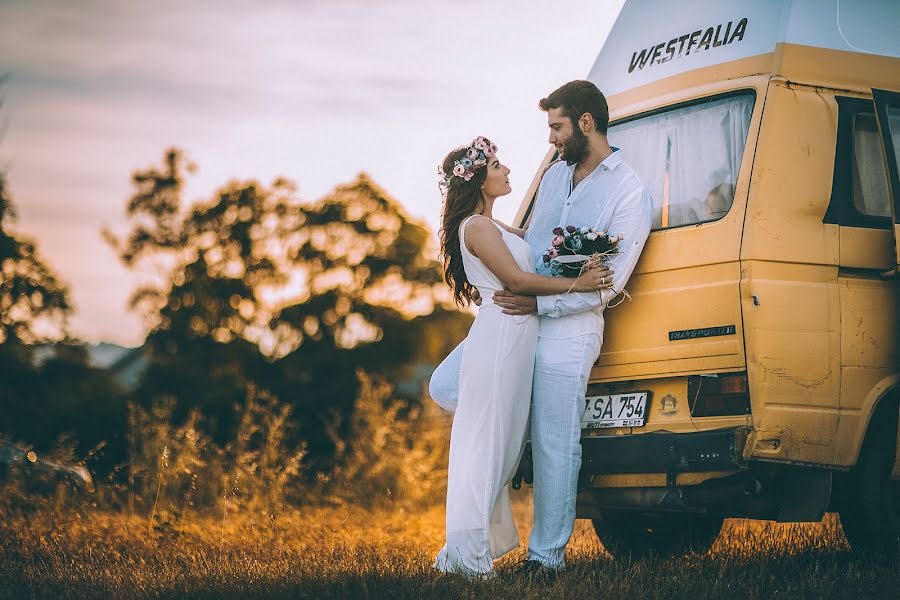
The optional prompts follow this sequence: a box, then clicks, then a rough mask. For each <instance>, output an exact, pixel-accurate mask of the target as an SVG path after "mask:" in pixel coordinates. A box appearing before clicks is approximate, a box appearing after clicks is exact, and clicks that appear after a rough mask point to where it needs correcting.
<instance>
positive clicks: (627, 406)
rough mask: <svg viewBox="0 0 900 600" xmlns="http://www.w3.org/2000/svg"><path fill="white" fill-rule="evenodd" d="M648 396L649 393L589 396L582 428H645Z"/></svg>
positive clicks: (586, 401)
mask: <svg viewBox="0 0 900 600" xmlns="http://www.w3.org/2000/svg"><path fill="white" fill-rule="evenodd" d="M647 396H648V393H647V392H631V393H629V394H609V395H606V396H587V397H586V398H585V399H584V412H583V413H582V414H581V428H582V429H604V428H607V427H643V426H644V422H645V421H646V420H647Z"/></svg>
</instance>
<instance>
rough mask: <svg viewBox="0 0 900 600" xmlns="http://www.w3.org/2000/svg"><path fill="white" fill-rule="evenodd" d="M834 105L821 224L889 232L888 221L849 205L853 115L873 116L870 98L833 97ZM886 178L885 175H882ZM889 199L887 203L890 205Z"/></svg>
mask: <svg viewBox="0 0 900 600" xmlns="http://www.w3.org/2000/svg"><path fill="white" fill-rule="evenodd" d="M834 99H835V101H836V102H837V105H838V122H837V136H835V142H834V172H833V174H832V180H831V197H830V198H829V199H828V208H827V209H826V210H825V216H824V217H823V218H822V222H823V223H827V224H831V225H839V226H841V227H861V228H865V229H890V228H891V218H890V217H889V216H888V217H878V216H875V215H867V214H863V213H861V212H859V209H857V208H856V205H854V204H853V192H852V189H851V188H852V181H853V176H852V170H853V160H852V159H853V126H854V122H855V119H856V115H858V114H859V113H862V112H870V113H872V115H873V116H874V115H875V102H874V101H873V100H872V99H871V98H859V97H853V96H835V97H834ZM885 175H886V176H887V177H890V174H889V173H885ZM890 200H891V199H889V201H890Z"/></svg>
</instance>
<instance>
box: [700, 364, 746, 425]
mask: <svg viewBox="0 0 900 600" xmlns="http://www.w3.org/2000/svg"><path fill="white" fill-rule="evenodd" d="M688 405H689V406H690V407H691V416H694V417H728V416H735V415H748V414H750V389H749V386H748V385H747V374H746V373H712V374H709V375H692V376H690V377H688Z"/></svg>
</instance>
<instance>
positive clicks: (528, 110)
mask: <svg viewBox="0 0 900 600" xmlns="http://www.w3.org/2000/svg"><path fill="white" fill-rule="evenodd" d="M622 3H623V0H595V1H593V2H592V1H588V0H558V1H555V2H540V1H537V0H485V1H483V2H472V1H467V0H465V1H464V0H457V1H456V2H450V1H445V0H330V1H316V0H296V1H293V2H290V1H287V0H271V1H263V2H250V1H243V0H221V1H217V2H173V1H171V0H162V1H160V2H154V3H136V2H115V1H112V0H79V1H77V2H71V1H68V0H56V1H49V0H48V1H42V2H35V1H33V0H0V74H7V75H8V76H9V78H8V80H7V82H6V84H5V85H4V88H3V90H2V93H3V96H4V104H3V107H2V109H0V122H2V129H0V132H2V139H0V169H2V170H4V171H6V173H7V178H8V184H9V190H10V192H11V195H12V198H13V200H14V202H15V203H16V205H17V206H18V209H19V216H20V218H19V222H18V226H17V231H19V232H22V233H24V234H27V235H28V236H31V237H33V238H36V239H37V242H38V245H39V249H40V251H41V253H42V254H43V256H44V257H45V258H46V259H47V260H48V261H49V262H50V263H51V264H52V265H53V267H55V269H56V270H57V272H58V273H59V274H60V275H61V276H62V278H63V279H64V280H65V281H66V282H68V283H69V285H70V286H71V289H72V295H73V299H74V302H75V304H76V313H75V315H74V318H73V321H72V330H73V333H74V334H75V335H76V336H77V337H81V338H83V339H87V340H91V341H99V340H107V341H113V342H117V343H122V344H126V345H136V344H139V343H140V342H141V341H142V340H143V337H144V334H145V332H144V331H143V328H142V325H141V323H140V320H139V319H138V318H137V316H136V315H134V314H131V313H129V312H128V310H127V306H126V302H127V298H128V295H129V293H130V292H131V291H132V290H133V289H134V287H135V285H136V284H137V283H138V282H139V280H140V276H136V275H132V274H130V273H129V272H128V271H126V270H125V269H124V268H123V267H121V266H120V264H119V263H118V262H117V259H116V257H115V255H114V254H113V252H112V250H111V249H110V248H109V247H108V246H106V244H105V242H104V241H103V240H102V238H101V236H100V229H101V227H103V226H108V227H110V228H112V229H113V230H114V231H118V232H121V231H123V230H124V228H125V219H124V206H125V201H126V199H127V198H128V196H129V194H130V191H131V188H130V182H129V176H130V174H131V172H132V171H134V170H135V169H137V168H142V167H146V166H149V165H151V164H157V163H159V162H160V159H161V157H162V153H163V150H164V149H165V148H166V147H168V146H172V145H175V146H178V147H181V148H183V149H184V150H185V151H186V152H187V154H188V156H189V158H190V159H191V160H193V161H194V162H195V163H196V164H197V165H198V167H199V171H198V172H197V173H196V174H195V175H194V176H192V177H191V179H189V182H188V186H187V189H186V194H185V199H186V200H187V201H188V202H191V201H194V200H199V199H206V198H209V197H211V196H212V194H213V192H214V191H215V190H216V189H217V188H218V187H219V186H220V185H222V184H224V183H226V182H227V181H228V180H229V179H232V178H241V179H246V178H254V179H257V180H259V181H262V182H264V183H268V182H270V181H271V180H272V179H273V178H275V177H276V176H281V175H283V176H286V177H289V178H291V179H293V180H294V181H295V182H297V184H298V186H299V190H300V195H301V196H302V197H303V198H306V199H310V200H312V199H315V198H318V197H320V196H322V195H324V194H325V193H327V192H328V190H330V189H331V188H333V187H334V186H336V185H338V184H340V183H344V182H347V181H350V180H351V179H353V177H354V176H355V175H356V174H357V173H358V172H359V171H361V170H364V171H367V172H368V173H370V174H371V175H372V177H373V178H374V179H375V180H376V181H377V182H378V183H379V184H381V185H382V186H383V187H384V188H385V189H386V190H387V191H388V192H389V193H390V194H391V195H393V196H394V197H395V198H397V199H398V200H399V201H400V202H401V203H402V204H403V205H404V206H406V208H407V210H408V211H409V213H410V214H412V215H413V216H414V217H418V218H421V219H424V220H425V221H426V222H427V223H428V225H429V226H430V227H431V228H432V229H433V230H435V231H436V229H437V224H438V219H439V214H440V204H441V202H440V196H439V194H438V192H437V187H436V175H435V173H436V169H437V164H438V162H439V161H440V160H441V159H442V158H443V156H444V155H445V154H446V152H447V151H449V150H450V149H451V148H452V147H454V146H456V145H460V144H462V143H466V142H468V141H469V140H471V139H472V138H473V137H475V136H476V135H486V136H488V137H490V138H491V139H493V140H494V141H495V142H496V143H497V144H498V145H499V147H500V152H499V156H500V158H501V160H502V161H503V162H505V163H506V164H507V165H508V166H509V167H510V168H511V169H512V174H511V182H512V184H513V193H512V195H511V196H509V197H508V198H507V199H506V200H501V201H500V202H499V205H498V209H497V216H499V217H501V218H504V219H509V218H511V217H512V215H513V213H514V212H515V209H516V207H517V205H518V203H519V202H520V200H521V198H522V195H523V194H524V192H525V188H526V187H527V185H528V183H529V182H530V180H531V178H532V176H533V174H534V170H535V168H536V167H537V166H538V164H539V162H540V160H541V158H542V157H543V156H544V154H545V153H546V151H547V148H548V146H547V142H546V137H547V131H546V118H545V115H544V113H542V112H540V111H539V110H538V108H537V101H538V99H540V98H541V97H542V96H545V95H546V94H547V93H549V92H550V91H552V90H553V89H555V88H556V87H558V86H559V85H561V84H563V83H565V82H566V81H568V80H571V79H580V78H584V77H585V76H586V75H587V73H588V70H589V69H590V67H591V65H592V64H593V62H594V59H595V58H596V55H597V53H598V52H599V50H600V47H601V45H602V43H603V41H604V39H605V38H606V36H607V34H608V32H609V29H610V28H611V26H612V24H613V22H614V21H615V18H616V16H617V15H618V13H619V10H620V9H621V5H622Z"/></svg>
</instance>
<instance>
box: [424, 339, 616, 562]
mask: <svg viewBox="0 0 900 600" xmlns="http://www.w3.org/2000/svg"><path fill="white" fill-rule="evenodd" d="M601 342H602V339H601V337H600V335H598V334H596V333H588V334H584V335H578V336H574V337H570V338H564V339H554V338H545V337H539V338H538V342H537V350H536V354H535V368H534V383H533V388H532V396H531V449H532V456H533V459H534V527H533V529H532V530H531V537H530V539H529V542H528V558H530V559H532V560H537V561H539V562H540V563H541V564H543V565H545V566H547V567H550V568H554V569H559V568H563V567H564V566H565V558H564V556H563V553H564V551H565V547H566V544H568V542H569V538H571V537H572V531H573V529H574V527H575V495H576V492H577V486H578V472H579V470H580V469H581V414H582V412H583V410H584V395H585V391H586V390H587V382H588V378H589V377H590V374H591V367H592V366H593V364H594V362H596V360H597V357H598V356H599V355H600V345H601ZM464 345H465V341H463V342H462V343H460V345H459V346H457V347H456V348H455V349H454V350H453V352H451V353H450V354H449V355H448V356H447V358H445V359H444V361H443V362H442V363H441V364H440V365H438V367H437V369H435V371H434V373H433V374H432V376H431V381H430V382H429V386H428V389H429V393H430V394H431V397H432V398H433V399H434V401H435V402H437V403H438V404H439V405H440V406H441V408H443V409H445V410H449V411H451V412H453V411H454V410H456V403H457V398H458V396H459V369H460V363H461V361H462V355H463V348H464Z"/></svg>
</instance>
